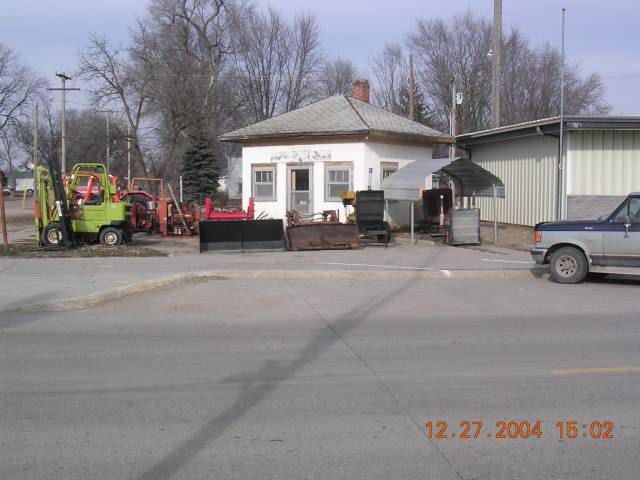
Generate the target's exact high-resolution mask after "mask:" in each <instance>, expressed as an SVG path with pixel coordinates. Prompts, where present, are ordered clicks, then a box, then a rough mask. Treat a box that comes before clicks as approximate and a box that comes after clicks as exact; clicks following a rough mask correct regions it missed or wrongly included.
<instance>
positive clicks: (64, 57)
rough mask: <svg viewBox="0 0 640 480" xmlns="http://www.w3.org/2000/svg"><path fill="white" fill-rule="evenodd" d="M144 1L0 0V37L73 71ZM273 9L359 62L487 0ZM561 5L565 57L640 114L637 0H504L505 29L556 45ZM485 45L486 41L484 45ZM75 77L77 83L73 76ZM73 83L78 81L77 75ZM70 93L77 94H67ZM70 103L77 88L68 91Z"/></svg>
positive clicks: (121, 29)
mask: <svg viewBox="0 0 640 480" xmlns="http://www.w3.org/2000/svg"><path fill="white" fill-rule="evenodd" d="M146 3H147V2H146V0H1V2H0V40H1V41H2V42H4V43H6V44H8V45H9V46H11V47H12V48H14V49H15V50H17V51H18V52H19V53H20V54H21V56H22V58H23V60H24V61H25V62H27V63H29V64H31V65H32V66H34V67H35V68H37V69H39V70H41V71H42V72H44V73H46V74H47V75H49V77H50V78H51V79H52V80H57V79H55V78H54V77H53V75H54V73H55V71H56V70H58V71H66V72H67V73H69V72H72V71H73V70H74V68H75V60H76V54H77V52H78V50H79V49H80V48H81V47H82V46H83V45H84V44H85V42H86V38H87V34H88V33H89V32H97V33H103V34H106V35H107V36H109V37H110V38H112V39H113V40H114V41H117V42H123V43H124V42H126V39H127V35H128V26H129V25H130V24H131V22H132V20H133V19H134V17H135V15H140V14H144V12H145V5H146ZM256 3H259V4H260V5H265V6H266V5H267V4H271V5H273V6H274V7H276V8H277V9H279V10H282V11H285V12H288V13H290V14H293V13H294V12H296V11H298V10H301V9H303V10H307V11H311V12H313V13H315V14H316V15H317V17H318V19H319V22H320V26H321V29H322V41H323V45H324V46H325V48H326V49H327V50H328V51H329V52H330V53H332V54H339V55H340V56H343V57H348V58H351V59H352V60H353V61H354V62H355V63H356V64H357V65H359V66H361V67H365V66H366V65H367V60H368V58H369V57H370V56H371V55H373V54H375V53H377V52H379V51H380V50H381V49H382V48H383V46H384V43H385V42H387V41H401V40H402V39H403V38H404V35H405V33H406V32H408V31H410V30H411V29H412V28H413V27H414V24H415V19H416V18H433V17H444V18H448V17H449V16H450V15H453V14H457V13H462V12H464V11H465V10H466V9H467V8H471V9H472V10H473V11H475V12H480V13H482V14H484V15H486V16H491V15H492V9H493V0H446V1H441V0H437V1H436V0H395V1H393V2H389V1H382V0H315V1H310V0H272V1H270V2H262V1H260V0H257V1H256ZM563 6H564V7H566V9H567V29H566V35H567V36H566V46H567V56H568V59H569V60H570V61H572V62H575V61H577V62H579V63H580V64H581V65H582V66H583V69H584V71H587V72H589V71H594V70H595V71H598V72H600V73H601V75H602V77H603V80H604V82H605V84H606V86H607V98H608V100H609V102H610V103H611V105H613V111H612V113H614V114H625V115H634V114H637V115H640V94H638V89H637V85H638V83H640V61H639V60H640V53H639V52H638V47H640V30H639V29H638V27H637V23H638V20H639V19H640V1H638V0H610V1H604V0H564V1H559V0H535V1H531V0H503V28H504V29H505V30H506V29H508V28H509V26H511V25H517V26H518V27H520V29H521V30H522V31H523V32H524V33H526V34H527V36H528V37H529V38H530V39H531V40H532V41H533V42H534V43H535V44H539V43H542V42H545V41H546V42H550V43H551V44H554V45H557V46H558V47H559V46H560V9H561V8H562V7H563ZM488 47H489V46H488ZM74 83H75V82H74ZM75 86H78V87H82V86H83V85H82V82H77V83H76V85H75ZM74 95H75V97H76V100H74V99H73V98H72V97H73V96H74ZM68 99H69V104H70V106H74V102H75V104H76V106H78V105H79V104H80V103H78V102H82V100H81V95H78V94H70V95H69V96H68Z"/></svg>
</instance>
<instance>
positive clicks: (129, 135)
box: [127, 123, 131, 189]
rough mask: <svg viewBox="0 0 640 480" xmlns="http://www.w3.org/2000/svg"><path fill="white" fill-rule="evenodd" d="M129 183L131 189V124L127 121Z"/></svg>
mask: <svg viewBox="0 0 640 480" xmlns="http://www.w3.org/2000/svg"><path fill="white" fill-rule="evenodd" d="M127 183H128V184H129V189H131V125H130V124H129V123H127Z"/></svg>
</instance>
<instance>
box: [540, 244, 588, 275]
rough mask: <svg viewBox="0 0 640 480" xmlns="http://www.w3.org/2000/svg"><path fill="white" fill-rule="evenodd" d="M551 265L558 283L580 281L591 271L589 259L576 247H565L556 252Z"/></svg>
mask: <svg viewBox="0 0 640 480" xmlns="http://www.w3.org/2000/svg"><path fill="white" fill-rule="evenodd" d="M549 266H550V270H551V278H553V279H554V280H555V281H556V282H558V283H580V282H582V281H583V280H584V279H585V277H586V276H587V273H589V266H588V264H587V259H586V258H585V256H584V254H583V253H582V252H581V251H580V250H578V249H577V248H574V247H564V248H561V249H560V250H558V251H557V252H554V254H553V255H552V256H551V262H550V265H549Z"/></svg>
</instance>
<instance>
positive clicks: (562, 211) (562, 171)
mask: <svg viewBox="0 0 640 480" xmlns="http://www.w3.org/2000/svg"><path fill="white" fill-rule="evenodd" d="M565 13H566V12H565V9H564V8H563V9H562V55H561V62H562V64H561V65H560V141H559V143H560V147H559V148H560V151H559V153H558V170H559V171H558V177H559V179H560V180H561V182H558V193H559V195H558V220H561V219H563V218H565V217H566V214H567V205H566V204H567V168H566V165H565V157H564V135H563V131H564V128H563V123H564V59H565V56H564V17H565Z"/></svg>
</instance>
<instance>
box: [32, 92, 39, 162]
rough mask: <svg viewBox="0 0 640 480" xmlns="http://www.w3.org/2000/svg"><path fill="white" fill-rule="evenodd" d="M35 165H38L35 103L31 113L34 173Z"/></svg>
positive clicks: (36, 110) (36, 111)
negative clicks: (33, 110)
mask: <svg viewBox="0 0 640 480" xmlns="http://www.w3.org/2000/svg"><path fill="white" fill-rule="evenodd" d="M36 165H38V104H37V103H36V109H35V112H34V113H33V168H34V171H35V168H36Z"/></svg>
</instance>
